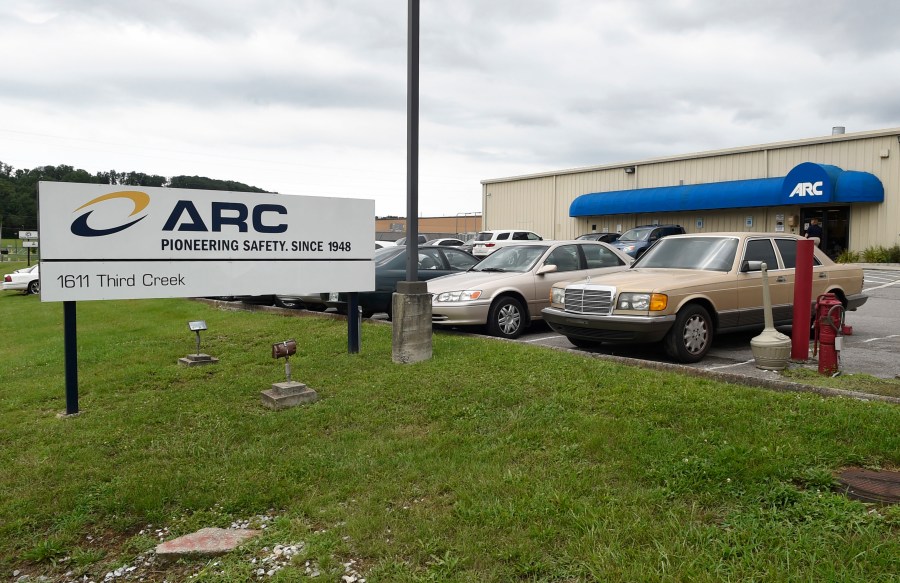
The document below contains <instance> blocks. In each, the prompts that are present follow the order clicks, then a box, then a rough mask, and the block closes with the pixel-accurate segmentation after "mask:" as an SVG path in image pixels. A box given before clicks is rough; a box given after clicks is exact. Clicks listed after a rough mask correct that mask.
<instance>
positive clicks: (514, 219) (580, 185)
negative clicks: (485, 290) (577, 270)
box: [484, 130, 900, 251]
mask: <svg viewBox="0 0 900 583" xmlns="http://www.w3.org/2000/svg"><path fill="white" fill-rule="evenodd" d="M820 140H821V141H816V140H815V139H808V140H798V141H795V142H783V143H780V144H771V145H769V146H765V147H763V146H760V147H755V148H752V149H747V150H740V149H734V150H727V151H722V152H720V153H717V152H708V153H704V154H699V155H697V156H696V157H688V156H683V157H676V158H671V159H661V160H650V161H646V162H635V163H633V164H628V165H634V166H635V168H636V171H635V173H633V174H627V173H626V172H625V171H624V168H623V166H617V167H602V168H601V167H597V168H592V169H586V170H584V171H577V170H567V171H562V172H560V173H558V174H550V175H548V174H544V175H540V176H534V177H520V178H518V179H516V180H509V181H490V182H486V183H485V184H484V191H485V193H486V192H489V191H492V192H494V193H496V194H494V195H493V196H498V198H497V199H494V200H491V199H490V198H488V197H485V211H486V215H488V216H487V217H486V225H488V228H507V227H523V228H530V229H532V230H535V231H537V232H539V233H541V234H542V235H544V236H545V237H547V238H551V237H552V238H559V239H562V238H571V237H575V236H578V235H580V234H582V233H587V232H590V231H591V230H592V229H591V227H592V226H593V225H597V230H598V231H604V230H611V231H615V230H616V228H617V227H618V226H621V229H622V230H623V231H624V230H627V229H629V228H631V227H633V226H635V225H639V224H650V223H652V222H653V221H654V220H657V221H659V222H660V223H669V222H674V223H679V224H681V225H682V226H684V227H685V229H686V230H687V231H688V232H695V231H697V230H698V229H697V228H696V222H697V218H700V217H702V218H703V229H702V231H704V232H713V231H720V230H729V231H731V230H734V231H743V230H752V231H774V229H775V217H776V215H778V214H783V215H785V219H786V220H787V218H788V217H790V216H792V215H799V214H800V207H799V206H794V207H777V208H761V209H756V208H754V209H749V208H748V209H737V210H732V209H727V210H721V211H696V212H688V213H669V214H666V213H659V214H655V213H641V212H635V213H633V214H627V215H616V216H608V217H587V218H577V219H576V218H571V217H569V216H568V214H569V206H570V205H571V204H572V201H574V200H575V198H577V197H578V196H581V195H582V194H588V193H591V192H608V191H614V190H628V189H631V188H653V187H657V186H677V185H679V184H685V185H687V184H703V183H710V182H725V181H731V180H746V179H754V178H771V177H780V176H785V175H786V174H787V173H788V172H789V171H790V170H791V169H792V168H794V167H795V166H796V165H798V164H800V163H802V162H816V163H820V164H833V165H835V166H838V167H840V168H842V169H844V170H855V171H862V172H870V173H872V174H873V175H875V176H876V177H878V178H879V179H880V180H881V182H882V184H883V185H884V189H885V200H884V202H883V203H880V204H878V203H866V204H862V203H858V204H853V205H852V206H851V211H850V249H852V250H856V251H861V250H863V249H865V248H866V247H870V246H874V245H883V246H886V247H889V246H892V245H896V244H900V143H898V137H897V133H891V130H882V131H877V132H865V133H864V134H861V136H860V137H858V138H857V137H853V136H850V135H847V136H840V137H834V138H832V137H826V138H820ZM883 152H887V156H886V157H882V153H883ZM635 210H636V211H640V209H635ZM490 213H493V216H490ZM748 216H752V217H753V226H752V227H750V228H747V227H746V219H747V217H748ZM785 228H786V231H787V232H791V231H792V229H791V228H790V227H785ZM793 231H794V232H796V231H797V229H796V228H795V229H793Z"/></svg>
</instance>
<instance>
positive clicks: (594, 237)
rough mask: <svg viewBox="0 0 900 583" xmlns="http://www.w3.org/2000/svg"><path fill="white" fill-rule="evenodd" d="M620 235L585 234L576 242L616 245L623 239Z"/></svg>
mask: <svg viewBox="0 0 900 583" xmlns="http://www.w3.org/2000/svg"><path fill="white" fill-rule="evenodd" d="M621 236H622V235H620V234H619V233H585V234H584V235H581V236H580V237H578V238H577V239H576V240H580V241H600V242H601V243H615V242H616V241H618V240H619V237H621Z"/></svg>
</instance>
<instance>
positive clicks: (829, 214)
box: [800, 206, 850, 259]
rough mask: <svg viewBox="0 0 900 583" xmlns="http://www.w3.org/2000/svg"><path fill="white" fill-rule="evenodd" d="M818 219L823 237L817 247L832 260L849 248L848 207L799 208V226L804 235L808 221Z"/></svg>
mask: <svg viewBox="0 0 900 583" xmlns="http://www.w3.org/2000/svg"><path fill="white" fill-rule="evenodd" d="M813 218H816V219H819V224H820V225H822V231H823V237H822V241H821V243H820V244H819V247H820V248H821V249H822V251H824V252H825V253H826V254H827V255H828V256H829V257H831V258H832V259H835V258H837V256H838V255H840V254H841V253H843V252H844V251H846V250H847V248H848V247H849V246H850V207H847V206H843V207H801V208H800V225H801V227H803V230H802V233H801V234H803V235H805V234H806V229H807V228H808V227H809V221H810V219H813Z"/></svg>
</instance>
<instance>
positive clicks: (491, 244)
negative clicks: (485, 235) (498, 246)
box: [484, 243, 494, 247]
mask: <svg viewBox="0 0 900 583" xmlns="http://www.w3.org/2000/svg"><path fill="white" fill-rule="evenodd" d="M484 246H485V247H493V246H494V243H485V244H484Z"/></svg>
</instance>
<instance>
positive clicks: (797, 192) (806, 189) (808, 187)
mask: <svg viewBox="0 0 900 583" xmlns="http://www.w3.org/2000/svg"><path fill="white" fill-rule="evenodd" d="M823 184H824V182H822V181H821V180H819V181H818V182H798V183H797V186H795V187H794V190H792V191H791V194H790V196H788V198H793V197H795V196H823V195H824V194H825V193H823V192H822V185H823Z"/></svg>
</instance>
